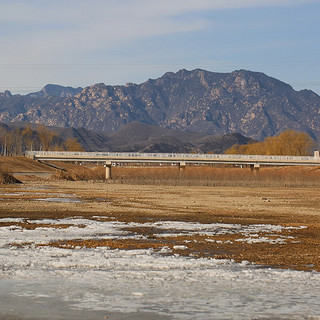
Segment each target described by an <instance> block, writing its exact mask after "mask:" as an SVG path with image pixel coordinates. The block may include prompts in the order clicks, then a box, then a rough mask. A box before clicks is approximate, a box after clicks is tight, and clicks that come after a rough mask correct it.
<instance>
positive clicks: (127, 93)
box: [0, 69, 320, 140]
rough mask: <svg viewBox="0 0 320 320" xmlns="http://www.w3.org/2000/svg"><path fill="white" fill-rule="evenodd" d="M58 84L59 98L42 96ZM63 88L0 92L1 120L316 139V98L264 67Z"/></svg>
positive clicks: (319, 122) (319, 100)
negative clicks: (289, 133) (290, 133)
mask: <svg viewBox="0 0 320 320" xmlns="http://www.w3.org/2000/svg"><path fill="white" fill-rule="evenodd" d="M56 89H57V90H58V92H59V90H60V93H59V95H60V96H59V97H53V96H52V95H50V96H46V95H45V92H46V94H48V93H49V92H51V93H52V92H54V90H56ZM61 90H62V89H61V88H60V87H58V88H57V87H51V86H50V87H46V90H43V91H41V92H42V96H39V95H36V96H30V95H28V96H19V97H16V96H12V97H11V96H10V95H9V94H7V97H6V98H4V97H3V94H2V102H1V105H0V121H4V122H11V121H22V119H23V121H28V122H34V123H41V122H42V123H44V124H48V125H55V126H73V127H84V128H86V129H91V130H96V131H101V132H105V133H110V134H111V133H113V132H115V131H117V130H119V129H120V128H121V127H123V126H124V125H126V124H128V123H131V122H133V121H139V122H142V123H145V124H149V125H153V126H158V127H161V128H167V129H174V130H183V131H193V132H203V133H207V134H218V135H223V134H227V133H230V132H239V133H240V134H242V135H244V136H247V137H250V138H253V139H257V140H261V139H264V138H265V137H267V136H272V135H277V134H279V133H280V132H282V131H284V130H286V129H288V128H290V129H294V130H298V131H303V132H307V133H308V134H310V135H311V136H312V137H313V138H315V139H320V117H319V113H320V97H319V96H318V95H317V94H316V93H314V92H312V91H310V90H302V91H295V90H294V89H293V88H292V87H291V86H290V85H288V84H286V83H284V82H282V81H280V80H277V79H275V78H272V77H269V76H267V75H265V74H263V73H261V72H252V71H248V70H236V71H233V72H231V73H215V72H208V71H205V70H202V69H195V70H191V71H188V70H185V69H181V70H179V71H178V72H176V73H174V72H167V73H165V74H164V75H163V76H162V77H159V78H158V79H149V80H148V81H146V82H144V83H142V84H127V85H125V86H110V85H106V84H104V83H98V84H95V85H92V86H89V87H86V88H84V89H83V90H82V91H80V92H78V94H77V95H75V96H68V97H66V96H62V94H61ZM57 94H58V93H57ZM30 97H31V98H32V97H34V98H35V97H37V100H36V101H35V100H34V99H30Z"/></svg>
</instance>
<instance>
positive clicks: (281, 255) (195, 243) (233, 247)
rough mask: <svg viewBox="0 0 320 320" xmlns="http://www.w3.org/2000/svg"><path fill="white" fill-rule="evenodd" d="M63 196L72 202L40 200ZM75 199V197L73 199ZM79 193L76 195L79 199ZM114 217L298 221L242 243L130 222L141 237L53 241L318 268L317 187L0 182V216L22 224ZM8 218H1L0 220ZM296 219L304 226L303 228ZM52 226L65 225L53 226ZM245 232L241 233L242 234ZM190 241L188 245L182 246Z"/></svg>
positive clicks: (319, 203) (251, 222)
mask: <svg viewBox="0 0 320 320" xmlns="http://www.w3.org/2000/svg"><path fill="white" fill-rule="evenodd" d="M61 195H63V197H67V198H68V197H69V198H70V199H71V200H70V202H55V201H40V200H39V198H56V197H59V196H61ZM72 199H77V201H75V202H72ZM78 200H79V201H80V200H81V202H79V201H78ZM75 216H77V217H79V216H82V217H86V218H90V219H103V220H108V219H113V220H114V219H117V220H119V221H124V222H140V223H144V222H150V221H159V220H164V221H168V220H170V221H186V222H188V221H189V222H199V223H223V224H240V225H260V224H263V225H265V224H272V225H282V226H287V227H288V226H290V227H296V228H292V229H284V230H283V231H282V232H281V233H277V234H274V235H270V234H268V235H267V234H259V237H268V239H269V240H270V239H271V240H272V239H273V238H274V239H275V238H277V237H279V236H281V237H283V239H285V240H284V243H272V241H267V242H256V243H255V242H253V243H248V242H239V241H235V240H236V239H238V238H239V237H240V236H239V235H237V234H224V235H216V236H212V237H209V238H210V239H209V240H212V241H210V242H208V236H203V235H201V234H199V235H192V236H190V235H188V234H184V235H181V236H179V237H161V238H155V237H154V236H153V233H154V231H155V230H154V229H152V228H150V227H149V228H147V227H146V228H141V227H140V228H130V231H131V232H133V233H134V234H139V235H143V236H144V237H143V238H141V240H122V241H120V240H119V241H110V240H108V241H101V240H99V239H98V238H97V239H96V240H94V241H93V240H91V241H85V240H82V239H79V240H76V241H61V242H56V243H51V244H50V245H52V246H59V247H68V248H72V247H74V246H86V247H96V246H108V247H110V248H119V249H137V248H150V247H152V248H155V249H157V248H160V247H163V246H168V247H170V248H174V247H176V248H177V249H174V250H173V251H172V252H173V254H175V253H179V254H181V255H191V254H192V256H198V257H208V258H219V259H225V258H227V259H234V260H235V261H238V262H241V261H244V260H246V261H250V262H253V263H256V264H259V265H263V266H266V267H268V266H272V267H279V268H290V269H297V270H306V271H311V270H316V271H320V187H315V188H310V187H304V188H301V187H299V188H298V187H297V188H288V187H287V188H285V187H254V188H250V187H210V186H161V185H142V184H140V185H134V184H126V183H123V181H122V182H121V183H120V182H118V183H115V182H113V181H110V182H92V181H91V182H75V181H50V180H46V179H40V178H39V180H35V179H31V180H30V179H26V180H25V181H24V183H23V184H19V185H2V186H0V218H7V217H11V218H12V217H19V218H28V221H26V222H21V223H20V224H21V225H22V226H23V227H24V228H36V227H39V226H43V225H39V224H37V225H36V224H32V219H42V218H50V219H59V218H64V217H75ZM8 224H10V223H8V222H6V223H4V222H2V223H1V222H0V227H1V226H4V225H8ZM301 226H303V227H302V228H301ZM57 227H64V228H66V227H68V226H64V225H57ZM241 237H243V235H242V236H241ZM186 241H187V242H188V250H179V245H183V244H185V243H186Z"/></svg>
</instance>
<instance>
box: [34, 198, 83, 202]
mask: <svg viewBox="0 0 320 320" xmlns="http://www.w3.org/2000/svg"><path fill="white" fill-rule="evenodd" d="M35 200H36V201H46V202H63V203H83V201H82V200H81V199H79V198H65V197H57V198H39V199H35Z"/></svg>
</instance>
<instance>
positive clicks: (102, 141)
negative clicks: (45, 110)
mask: <svg viewBox="0 0 320 320" xmlns="http://www.w3.org/2000/svg"><path fill="white" fill-rule="evenodd" d="M26 128H29V129H31V130H32V131H31V132H30V131H29V132H26V130H25V129H26ZM39 130H40V131H42V132H43V130H45V133H49V132H52V133H54V137H53V138H52V148H57V147H59V146H64V145H65V142H66V141H67V140H68V139H69V140H70V139H76V141H78V142H79V143H80V144H81V145H82V147H83V148H84V149H85V150H86V151H119V152H163V153H177V152H178V153H179V152H181V153H188V152H199V153H207V152H213V153H223V152H224V151H225V150H226V149H228V148H230V147H231V146H233V145H234V144H247V143H250V142H253V141H252V139H248V138H246V137H244V136H242V135H240V134H238V133H230V134H227V135H223V136H219V135H218V136H217V135H206V134H202V133H192V132H183V131H177V130H170V129H163V128H158V127H154V126H151V125H147V124H142V123H139V122H132V123H130V124H127V125H125V126H124V127H122V128H121V129H120V130H119V131H118V132H116V133H114V134H112V135H107V134H104V133H97V132H94V131H91V130H86V129H84V128H78V129H75V128H60V127H47V128H40V129H39V127H38V126H37V125H32V126H30V125H29V124H25V123H12V124H1V123H0V150H2V151H1V152H2V153H3V150H4V148H5V145H6V149H8V147H9V146H11V145H12V147H10V149H9V150H10V152H9V153H12V152H13V154H18V155H19V154H22V153H23V152H24V150H30V148H31V147H32V148H33V149H37V150H39V149H41V148H42V145H41V139H40V138H39Z"/></svg>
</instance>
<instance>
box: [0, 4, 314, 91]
mask: <svg viewBox="0 0 320 320" xmlns="http://www.w3.org/2000/svg"><path fill="white" fill-rule="evenodd" d="M319 32H320V0H313V1H312V0H161V1H160V0H54V1H52V0H29V1H28V0H24V1H23V0H17V1H16V0H0V43H1V48H0V49H1V50H0V72H1V77H0V91H4V90H6V89H8V90H11V91H12V92H13V93H22V94H25V93H28V92H32V91H37V90H40V89H41V88H42V87H43V86H44V85H46V84H48V83H55V84H61V85H65V86H68V85H69V86H73V87H77V86H87V85H92V84H94V83H98V82H104V83H106V84H112V85H114V84H120V85H123V84H125V83H127V82H134V83H141V82H144V81H146V80H147V79H149V78H158V77H160V76H161V75H163V74H164V73H165V72H167V71H173V72H175V71H178V70H179V69H182V68H185V69H188V70H192V69H194V68H202V69H205V70H208V71H213V72H230V71H233V70H237V69H247V70H252V71H260V72H264V73H266V74H267V75H269V76H273V77H275V78H278V79H280V80H282V81H285V82H287V83H289V84H290V85H292V86H293V87H294V88H295V89H296V90H300V89H305V88H308V89H311V90H313V91H315V92H316V93H318V94H320V78H319V75H320V37H319Z"/></svg>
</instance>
